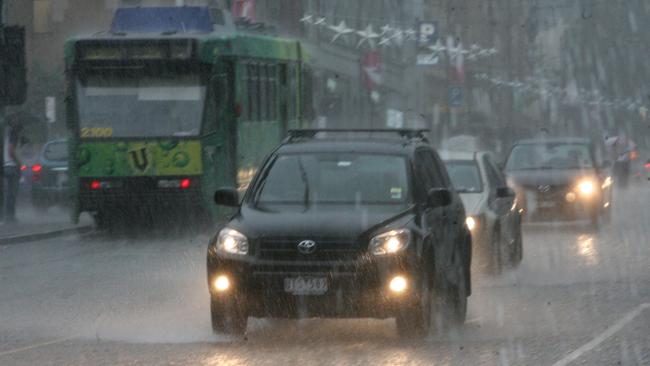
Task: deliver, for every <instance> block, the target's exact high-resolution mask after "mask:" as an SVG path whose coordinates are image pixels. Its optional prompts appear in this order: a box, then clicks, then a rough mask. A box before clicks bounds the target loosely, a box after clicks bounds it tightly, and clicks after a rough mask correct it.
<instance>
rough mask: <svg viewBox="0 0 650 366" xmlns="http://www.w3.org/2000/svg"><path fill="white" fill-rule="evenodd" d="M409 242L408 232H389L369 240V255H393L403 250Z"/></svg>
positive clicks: (403, 230)
mask: <svg viewBox="0 0 650 366" xmlns="http://www.w3.org/2000/svg"><path fill="white" fill-rule="evenodd" d="M410 242H411V231H410V230H408V229H400V230H391V231H388V232H385V233H383V234H380V235H377V236H375V237H374V238H372V239H371V240H370V253H372V254H374V255H389V254H395V253H397V252H400V251H402V250H404V249H405V248H406V247H407V246H408V245H409V243H410Z"/></svg>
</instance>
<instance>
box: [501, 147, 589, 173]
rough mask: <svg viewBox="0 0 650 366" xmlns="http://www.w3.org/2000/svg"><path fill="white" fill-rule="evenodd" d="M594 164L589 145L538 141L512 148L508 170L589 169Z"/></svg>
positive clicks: (507, 165)
mask: <svg viewBox="0 0 650 366" xmlns="http://www.w3.org/2000/svg"><path fill="white" fill-rule="evenodd" d="M593 167H594V164H593V161H592V159H591V154H590V152H589V146H588V145H586V144H577V143H537V144H522V145H517V146H515V147H514V148H513V149H512V152H511V153H510V157H509V158H508V163H507V164H506V170H508V171H512V170H536V169H589V168H593Z"/></svg>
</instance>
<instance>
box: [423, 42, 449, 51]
mask: <svg viewBox="0 0 650 366" xmlns="http://www.w3.org/2000/svg"><path fill="white" fill-rule="evenodd" d="M427 48H428V49H430V50H431V51H433V52H445V51H446V50H447V47H445V46H443V45H442V43H440V40H438V41H436V44H434V45H433V46H429V47H427Z"/></svg>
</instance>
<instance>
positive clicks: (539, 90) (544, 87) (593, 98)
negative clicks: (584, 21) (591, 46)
mask: <svg viewBox="0 0 650 366" xmlns="http://www.w3.org/2000/svg"><path fill="white" fill-rule="evenodd" d="M474 78H475V79H477V80H484V81H487V82H489V83H491V84H492V85H495V86H497V87H507V88H512V89H515V90H517V91H518V92H521V93H526V94H529V95H538V96H541V97H555V98H558V99H560V100H565V101H567V103H569V100H572V101H573V103H578V104H586V105H592V106H596V105H597V106H604V107H611V108H616V109H621V110H623V109H624V110H628V111H635V110H639V111H640V110H642V109H643V110H646V111H647V110H648V108H647V107H646V106H645V105H644V104H643V103H642V102H641V101H639V100H638V99H634V98H631V97H627V98H616V99H608V98H606V97H605V96H603V95H602V93H601V92H600V91H599V90H587V89H582V88H580V89H577V90H575V91H574V92H569V90H568V89H569V88H562V87H559V86H554V85H552V84H551V83H550V82H549V81H548V80H546V79H539V78H528V79H527V80H526V81H525V82H522V81H519V80H507V79H503V78H500V77H491V76H490V75H488V74H486V73H478V74H474Z"/></svg>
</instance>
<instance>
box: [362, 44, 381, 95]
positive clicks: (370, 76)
mask: <svg viewBox="0 0 650 366" xmlns="http://www.w3.org/2000/svg"><path fill="white" fill-rule="evenodd" d="M361 67H362V68H363V80H364V81H365V83H366V87H367V88H368V90H374V89H376V88H377V86H378V85H381V84H382V82H383V79H382V75H381V55H380V53H379V51H371V52H367V53H365V54H364V55H363V58H362V59H361Z"/></svg>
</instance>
